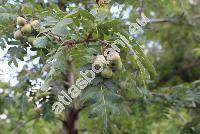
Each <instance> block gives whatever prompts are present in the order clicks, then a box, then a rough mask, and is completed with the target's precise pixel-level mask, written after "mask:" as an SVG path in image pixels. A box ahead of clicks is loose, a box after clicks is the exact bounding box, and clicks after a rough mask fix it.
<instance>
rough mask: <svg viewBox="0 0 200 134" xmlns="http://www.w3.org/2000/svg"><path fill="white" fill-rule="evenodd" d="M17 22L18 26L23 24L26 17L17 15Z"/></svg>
mask: <svg viewBox="0 0 200 134" xmlns="http://www.w3.org/2000/svg"><path fill="white" fill-rule="evenodd" d="M17 24H18V25H19V26H24V25H25V24H26V19H24V18H23V17H17Z"/></svg>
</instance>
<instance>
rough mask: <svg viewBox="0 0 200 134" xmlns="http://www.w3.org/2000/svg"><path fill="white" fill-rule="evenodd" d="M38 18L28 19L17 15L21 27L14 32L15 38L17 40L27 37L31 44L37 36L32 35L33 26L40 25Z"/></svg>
mask: <svg viewBox="0 0 200 134" xmlns="http://www.w3.org/2000/svg"><path fill="white" fill-rule="evenodd" d="M38 24H39V22H38V20H33V21H28V20H26V19H25V18H23V17H17V25H18V26H19V27H20V29H19V30H17V31H16V32H15V33H14V38H15V39H16V40H23V39H26V40H27V41H28V42H29V43H30V44H32V43H33V41H34V40H35V36H33V35H31V33H32V31H33V28H34V27H35V26H36V25H38Z"/></svg>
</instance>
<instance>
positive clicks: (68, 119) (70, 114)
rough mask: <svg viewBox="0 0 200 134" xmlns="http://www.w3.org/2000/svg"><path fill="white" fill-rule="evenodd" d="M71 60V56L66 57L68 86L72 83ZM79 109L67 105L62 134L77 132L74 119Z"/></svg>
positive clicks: (75, 119) (76, 117) (74, 133)
mask: <svg viewBox="0 0 200 134" xmlns="http://www.w3.org/2000/svg"><path fill="white" fill-rule="evenodd" d="M72 63H73V60H72V58H71V56H69V57H68V60H67V64H68V65H69V71H68V73H67V83H68V84H69V86H71V85H73V84H74V81H75V80H74V73H73V68H72ZM78 113H79V110H78V109H76V108H75V106H74V104H72V106H71V107H69V109H68V111H66V112H65V113H64V119H63V120H64V121H63V134H77V133H78V132H77V129H76V121H77V119H78Z"/></svg>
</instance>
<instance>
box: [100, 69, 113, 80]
mask: <svg viewBox="0 0 200 134" xmlns="http://www.w3.org/2000/svg"><path fill="white" fill-rule="evenodd" d="M112 74H113V73H112V69H111V68H109V67H106V68H105V69H104V70H103V71H102V72H101V76H102V77H103V78H111V77H112Z"/></svg>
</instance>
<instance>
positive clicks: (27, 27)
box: [21, 24, 32, 34]
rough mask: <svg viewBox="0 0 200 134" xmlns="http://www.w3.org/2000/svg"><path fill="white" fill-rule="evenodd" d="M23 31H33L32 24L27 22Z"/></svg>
mask: <svg viewBox="0 0 200 134" xmlns="http://www.w3.org/2000/svg"><path fill="white" fill-rule="evenodd" d="M21 31H22V32H23V33H25V34H30V33H31V31H32V28H31V24H26V25H24V26H23V27H22V29H21Z"/></svg>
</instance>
